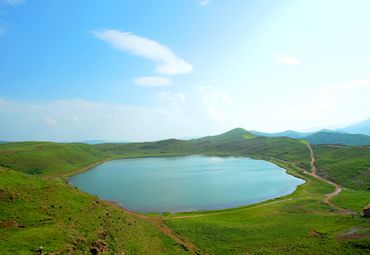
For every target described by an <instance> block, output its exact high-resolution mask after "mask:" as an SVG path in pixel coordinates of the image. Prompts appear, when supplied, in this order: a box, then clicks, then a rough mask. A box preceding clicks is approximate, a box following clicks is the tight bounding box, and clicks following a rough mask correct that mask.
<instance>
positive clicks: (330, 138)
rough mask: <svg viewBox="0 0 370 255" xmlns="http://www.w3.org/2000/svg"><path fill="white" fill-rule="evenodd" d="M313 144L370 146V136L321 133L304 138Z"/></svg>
mask: <svg viewBox="0 0 370 255" xmlns="http://www.w3.org/2000/svg"><path fill="white" fill-rule="evenodd" d="M304 139H305V140H307V141H309V142H310V143H311V144H343V145H350V146H363V145H369V144H370V136H367V135H359V134H347V133H337V132H327V131H320V132H317V133H314V134H312V135H309V136H306V137H304Z"/></svg>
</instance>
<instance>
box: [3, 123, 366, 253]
mask: <svg viewBox="0 0 370 255" xmlns="http://www.w3.org/2000/svg"><path fill="white" fill-rule="evenodd" d="M313 148H314V151H315V154H316V157H317V164H318V168H319V174H320V175H322V176H324V177H325V178H328V179H330V180H333V181H337V182H338V183H339V184H341V185H342V186H344V191H342V192H341V193H340V194H339V195H338V196H335V197H334V198H333V199H332V200H331V202H332V203H335V205H336V206H337V207H340V208H341V210H338V209H337V208H334V207H332V206H330V204H328V203H325V202H324V198H325V197H326V196H327V194H329V193H331V192H333V191H334V189H335V188H334V186H333V185H331V184H329V183H327V182H325V181H322V180H319V179H317V178H315V177H313V176H311V175H310V174H309V172H310V169H311V166H310V153H309V150H308V148H307V142H305V141H303V140H295V139H290V138H267V137H256V136H254V135H251V134H250V133H248V132H247V131H245V130H241V129H236V130H233V131H230V132H228V133H226V134H223V135H220V136H213V137H206V138H202V139H196V140H189V141H182V140H175V139H171V140H165V141H160V142H153V143H136V144H102V145H85V144H56V143H48V142H25V143H6V144H1V145H0V165H1V169H0V250H1V251H2V252H1V254H30V253H32V252H35V251H36V249H37V247H38V246H39V245H43V246H44V247H45V251H46V252H49V253H53V254H87V253H93V252H94V250H95V251H98V253H95V254H99V252H100V253H106V254H368V253H369V251H370V220H369V219H368V218H363V217H362V216H361V208H362V207H363V206H364V205H366V204H367V203H368V202H369V201H370V192H369V191H368V190H367V186H366V185H364V184H363V182H361V180H362V179H364V171H365V177H366V169H367V168H365V170H364V168H363V167H362V166H366V165H367V166H369V165H370V159H368V158H367V157H366V153H363V152H362V151H363V150H364V149H363V148H358V147H349V148H347V147H346V148H343V149H341V148H336V147H327V146H321V145H317V146H313ZM333 148H334V149H333ZM361 153H363V154H361ZM188 154H204V155H219V156H228V155H234V156H248V157H253V158H260V159H265V160H269V161H271V162H273V163H275V164H277V165H279V166H281V167H284V168H285V169H287V171H288V173H290V174H292V175H295V176H297V177H299V178H302V179H304V180H306V183H305V184H303V185H301V186H299V187H298V188H297V190H296V191H295V192H294V193H293V194H291V195H288V196H285V197H281V198H278V199H273V200H270V201H266V202H263V203H259V204H255V205H250V206H245V207H241V208H232V209H226V210H221V211H206V212H191V213H178V214H163V215H156V214H154V215H152V214H151V215H143V214H138V213H134V212H129V211H127V210H123V209H121V208H119V207H118V206H117V205H114V204H112V203H110V202H107V201H101V200H99V199H98V198H97V197H95V196H92V195H89V194H86V193H83V192H80V191H78V190H77V189H76V188H73V187H71V186H69V185H68V183H67V179H66V176H68V175H70V174H73V173H76V172H78V171H82V170H86V169H87V168H88V167H89V166H92V165H94V164H97V163H99V162H102V161H105V160H109V159H112V158H129V157H145V156H171V155H188ZM361 155H362V156H361ZM336 157H337V158H341V159H343V160H342V161H341V164H339V165H336V164H338V163H336V162H337V161H338V160H337V161H336V160H335V158H336ZM357 159H359V160H358V161H357ZM338 166H343V167H338ZM343 172H345V173H343ZM347 175H351V176H353V178H351V179H350V181H349V182H346V180H347V179H346V177H345V176H347ZM338 176H339V178H338ZM343 176H344V177H343ZM365 184H366V183H365ZM367 184H368V183H367ZM93 254H94V253H93Z"/></svg>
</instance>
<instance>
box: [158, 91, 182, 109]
mask: <svg viewBox="0 0 370 255" xmlns="http://www.w3.org/2000/svg"><path fill="white" fill-rule="evenodd" d="M157 96H158V98H159V100H161V101H162V102H168V103H170V104H172V105H175V106H178V105H179V104H180V103H182V102H183V101H185V95H184V94H183V93H172V92H168V91H162V92H159V93H158V94H157Z"/></svg>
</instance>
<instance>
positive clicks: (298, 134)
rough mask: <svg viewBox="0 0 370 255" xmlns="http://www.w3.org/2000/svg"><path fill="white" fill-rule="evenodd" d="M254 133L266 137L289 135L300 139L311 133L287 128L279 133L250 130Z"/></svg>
mask: <svg viewBox="0 0 370 255" xmlns="http://www.w3.org/2000/svg"><path fill="white" fill-rule="evenodd" d="M250 132H251V133H252V134H254V135H258V136H266V137H289V138H294V139H300V138H303V137H305V136H308V135H310V134H312V133H301V132H297V131H293V130H287V131H283V132H279V133H264V132H258V131H250Z"/></svg>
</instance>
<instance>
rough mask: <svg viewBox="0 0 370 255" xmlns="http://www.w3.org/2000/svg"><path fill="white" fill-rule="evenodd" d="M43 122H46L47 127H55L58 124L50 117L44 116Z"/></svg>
mask: <svg viewBox="0 0 370 255" xmlns="http://www.w3.org/2000/svg"><path fill="white" fill-rule="evenodd" d="M42 121H43V122H44V124H45V125H48V126H55V125H56V124H57V122H56V121H55V120H54V118H53V117H51V116H49V115H45V116H43V117H42Z"/></svg>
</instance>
